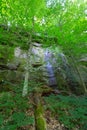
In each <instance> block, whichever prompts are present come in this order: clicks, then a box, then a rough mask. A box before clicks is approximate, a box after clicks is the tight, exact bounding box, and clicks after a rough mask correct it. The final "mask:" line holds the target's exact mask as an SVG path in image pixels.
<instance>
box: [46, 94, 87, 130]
mask: <svg viewBox="0 0 87 130" xmlns="http://www.w3.org/2000/svg"><path fill="white" fill-rule="evenodd" d="M45 102H46V109H48V110H50V111H51V112H52V116H55V117H56V118H57V119H58V120H59V121H60V123H61V124H64V126H65V127H66V128H67V130H72V129H73V130H74V129H75V128H78V129H79V130H87V97H86V96H74V95H73V96H62V95H58V96H55V95H50V96H49V97H45Z"/></svg>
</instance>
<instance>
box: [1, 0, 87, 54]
mask: <svg viewBox="0 0 87 130" xmlns="http://www.w3.org/2000/svg"><path fill="white" fill-rule="evenodd" d="M0 5H1V6H0V23H1V24H2V23H3V24H5V25H8V26H11V27H21V28H25V29H26V30H27V31H28V32H29V31H30V30H32V28H33V24H34V32H35V33H39V34H41V35H43V36H44V35H47V36H48V37H49V36H52V37H56V38H57V39H58V42H57V43H56V44H58V45H60V46H61V47H62V48H63V49H64V51H65V52H67V51H68V50H72V52H73V54H75V55H81V54H82V53H86V50H87V46H86V44H87V38H86V35H87V1H86V0H84V1H83V0H38V1H37V0H33V1H32V0H26V1H24V0H20V1H18V0H14V1H13V0H1V1H0ZM46 44H47V43H46ZM51 45H52V44H51Z"/></svg>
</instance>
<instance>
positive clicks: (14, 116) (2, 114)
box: [0, 86, 34, 130]
mask: <svg viewBox="0 0 87 130" xmlns="http://www.w3.org/2000/svg"><path fill="white" fill-rule="evenodd" d="M12 88H13V89H12V92H3V93H1V94H0V130H8V129H10V130H16V129H18V128H20V129H21V127H23V126H27V125H32V124H33V123H34V117H33V116H28V115H27V114H26V111H27V110H28V109H29V108H31V107H32V106H31V105H30V104H29V100H28V98H23V97H22V96H21V95H22V94H21V93H22V88H21V87H20V86H18V87H17V86H15V88H14V86H12Z"/></svg>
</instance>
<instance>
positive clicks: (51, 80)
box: [44, 50, 57, 87]
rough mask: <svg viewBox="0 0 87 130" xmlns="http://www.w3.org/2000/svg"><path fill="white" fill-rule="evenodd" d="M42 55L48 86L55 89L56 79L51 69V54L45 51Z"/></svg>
mask: <svg viewBox="0 0 87 130" xmlns="http://www.w3.org/2000/svg"><path fill="white" fill-rule="evenodd" d="M44 55H45V59H44V60H45V62H46V64H45V68H46V71H47V74H48V80H49V83H48V85H49V86H50V87H55V86H57V82H56V77H55V74H54V68H53V66H52V64H51V62H50V60H51V56H52V54H51V52H49V51H48V50H46V51H45V54H44Z"/></svg>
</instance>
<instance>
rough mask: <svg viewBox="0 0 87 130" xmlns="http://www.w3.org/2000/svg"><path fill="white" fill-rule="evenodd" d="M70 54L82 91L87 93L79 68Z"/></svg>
mask: <svg viewBox="0 0 87 130" xmlns="http://www.w3.org/2000/svg"><path fill="white" fill-rule="evenodd" d="M70 56H71V59H72V61H73V63H74V67H75V69H76V71H77V73H78V75H79V79H80V86H81V87H82V89H83V91H84V93H85V94H87V88H86V85H85V83H84V81H83V78H82V76H81V73H80V71H79V69H78V67H77V64H76V61H75V59H74V58H73V56H72V55H70Z"/></svg>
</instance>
